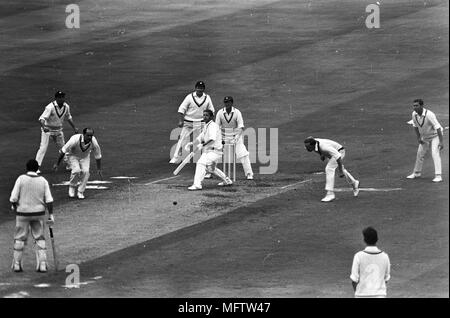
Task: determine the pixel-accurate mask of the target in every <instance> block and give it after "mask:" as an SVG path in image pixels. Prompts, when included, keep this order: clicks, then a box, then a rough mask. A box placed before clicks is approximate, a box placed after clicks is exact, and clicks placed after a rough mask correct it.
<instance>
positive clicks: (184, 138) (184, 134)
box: [173, 121, 204, 158]
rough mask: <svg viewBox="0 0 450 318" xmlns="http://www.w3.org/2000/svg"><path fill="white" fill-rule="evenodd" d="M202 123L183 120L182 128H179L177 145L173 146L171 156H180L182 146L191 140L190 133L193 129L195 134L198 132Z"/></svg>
mask: <svg viewBox="0 0 450 318" xmlns="http://www.w3.org/2000/svg"><path fill="white" fill-rule="evenodd" d="M203 125H204V123H203V122H195V123H191V122H187V121H185V122H184V125H183V128H182V129H181V133H180V138H179V139H178V142H177V146H176V147H175V151H174V153H173V158H180V157H182V155H183V150H184V146H185V145H186V144H187V143H188V142H189V141H190V140H191V135H192V134H193V132H194V131H195V132H196V133H197V134H200V132H201V128H202V126H203Z"/></svg>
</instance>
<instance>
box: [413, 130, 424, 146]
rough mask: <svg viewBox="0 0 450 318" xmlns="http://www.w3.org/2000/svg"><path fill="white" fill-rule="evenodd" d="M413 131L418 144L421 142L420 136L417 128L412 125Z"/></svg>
mask: <svg viewBox="0 0 450 318" xmlns="http://www.w3.org/2000/svg"><path fill="white" fill-rule="evenodd" d="M414 131H415V132H416V137H417V142H418V143H419V144H423V140H422V137H421V136H420V132H419V128H417V127H414Z"/></svg>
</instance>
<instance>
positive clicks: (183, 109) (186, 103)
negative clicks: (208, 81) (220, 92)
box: [178, 92, 214, 122]
mask: <svg viewBox="0 0 450 318" xmlns="http://www.w3.org/2000/svg"><path fill="white" fill-rule="evenodd" d="M205 109H210V110H211V111H212V112H213V114H214V105H213V103H212V101H211V97H209V95H207V94H205V93H203V94H202V96H200V97H198V96H197V94H196V93H195V92H193V93H191V94H189V95H187V96H186V97H185V99H184V100H183V102H182V103H181V105H180V107H179V108H178V112H179V113H182V114H184V120H187V121H194V122H195V121H202V120H203V111H204V110H205Z"/></svg>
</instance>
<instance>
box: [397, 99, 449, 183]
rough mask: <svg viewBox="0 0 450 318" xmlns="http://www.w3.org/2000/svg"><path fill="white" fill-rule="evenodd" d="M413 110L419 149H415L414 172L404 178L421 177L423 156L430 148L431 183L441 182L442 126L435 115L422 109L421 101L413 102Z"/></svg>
mask: <svg viewBox="0 0 450 318" xmlns="http://www.w3.org/2000/svg"><path fill="white" fill-rule="evenodd" d="M413 108H414V111H413V112H412V122H413V127H414V131H415V132H416V136H417V141H418V143H419V148H418V149H417V157H416V164H415V166H414V171H413V173H412V174H410V175H409V176H407V177H406V178H408V179H415V178H419V177H420V176H421V174H422V166H423V161H424V158H425V155H426V154H427V152H428V151H429V150H430V148H431V157H432V158H433V162H434V173H435V177H434V179H433V182H441V181H442V164H441V154H440V151H441V150H442V149H444V136H443V133H442V126H441V125H440V124H439V122H438V121H437V118H436V115H435V114H434V113H433V112H432V111H431V110H429V109H425V108H424V107H423V100H421V99H416V100H414V103H413Z"/></svg>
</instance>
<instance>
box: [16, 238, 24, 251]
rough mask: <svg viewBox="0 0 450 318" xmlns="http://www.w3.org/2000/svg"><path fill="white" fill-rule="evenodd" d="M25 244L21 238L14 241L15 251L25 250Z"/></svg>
mask: <svg viewBox="0 0 450 318" xmlns="http://www.w3.org/2000/svg"><path fill="white" fill-rule="evenodd" d="M24 246H25V242H24V241H20V240H15V241H14V250H15V251H23V248H24Z"/></svg>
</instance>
